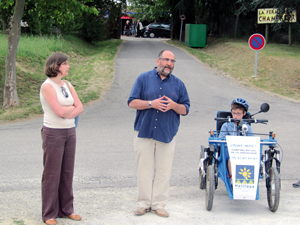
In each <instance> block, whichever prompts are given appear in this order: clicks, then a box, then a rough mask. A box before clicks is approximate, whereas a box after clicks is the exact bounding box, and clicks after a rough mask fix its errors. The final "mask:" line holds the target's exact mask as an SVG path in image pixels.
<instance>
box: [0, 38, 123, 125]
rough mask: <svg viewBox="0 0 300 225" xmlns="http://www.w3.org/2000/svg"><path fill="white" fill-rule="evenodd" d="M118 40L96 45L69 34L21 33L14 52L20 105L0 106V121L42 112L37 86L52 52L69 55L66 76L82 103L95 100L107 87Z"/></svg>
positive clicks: (3, 45) (0, 44)
mask: <svg viewBox="0 0 300 225" xmlns="http://www.w3.org/2000/svg"><path fill="white" fill-rule="evenodd" d="M121 42H122V41H121V40H108V41H103V42H99V43H97V44H95V45H91V44H88V43H86V42H84V41H82V40H81V39H80V38H78V37H76V36H72V35H66V36H64V38H61V37H60V36H49V37H39V36H21V38H20V41H19V46H18V54H17V59H16V61H17V92H18V98H19V102H20V107H14V108H10V109H7V110H5V111H3V110H1V109H0V121H2V122H3V121H11V120H16V119H23V118H29V117H32V116H34V115H36V114H41V113H42V108H41V105H40V100H39V91H40V86H41V84H42V83H43V82H44V80H45V79H46V78H47V77H46V76H45V75H44V72H43V67H44V64H45V61H46V59H47V58H48V57H49V56H50V55H51V54H52V53H54V52H62V53H64V54H66V55H68V57H69V59H68V62H69V64H70V70H69V75H68V77H67V78H66V79H67V80H69V81H70V82H71V83H72V85H73V86H74V87H75V89H76V91H77V94H78V96H79V98H80V99H81V101H82V103H88V102H90V101H92V100H96V99H98V98H99V97H100V96H101V94H103V93H104V91H105V90H107V89H108V88H109V85H110V83H111V82H112V79H113V75H114V69H113V68H114V58H115V56H116V54H117V51H118V46H119V45H120V44H121ZM6 51H7V36H6V35H4V34H0V102H1V105H2V103H3V87H4V81H5V58H6Z"/></svg>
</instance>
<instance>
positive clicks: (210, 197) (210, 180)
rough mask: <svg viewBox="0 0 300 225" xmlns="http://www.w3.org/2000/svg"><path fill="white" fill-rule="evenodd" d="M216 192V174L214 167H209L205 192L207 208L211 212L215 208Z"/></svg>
mask: <svg viewBox="0 0 300 225" xmlns="http://www.w3.org/2000/svg"><path fill="white" fill-rule="evenodd" d="M214 192H215V174H214V167H213V166H212V165H209V166H208V167H207V170H206V190H205V206H206V210H207V211H210V210H211V209H212V206H213V201H214Z"/></svg>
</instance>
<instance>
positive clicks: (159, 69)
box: [157, 65, 172, 77]
mask: <svg viewBox="0 0 300 225" xmlns="http://www.w3.org/2000/svg"><path fill="white" fill-rule="evenodd" d="M165 68H169V69H170V71H165ZM157 70H158V72H159V74H160V75H161V76H164V77H167V76H169V75H170V74H171V73H172V67H171V66H168V65H167V66H165V67H162V66H159V67H158V68H157Z"/></svg>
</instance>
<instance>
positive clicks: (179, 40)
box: [179, 20, 183, 42]
mask: <svg viewBox="0 0 300 225" xmlns="http://www.w3.org/2000/svg"><path fill="white" fill-rule="evenodd" d="M182 24H183V21H182V20H181V26H180V39H179V41H180V42H181V34H182Z"/></svg>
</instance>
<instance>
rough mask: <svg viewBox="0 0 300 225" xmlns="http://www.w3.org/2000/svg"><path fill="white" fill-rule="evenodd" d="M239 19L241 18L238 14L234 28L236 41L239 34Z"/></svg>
mask: <svg viewBox="0 0 300 225" xmlns="http://www.w3.org/2000/svg"><path fill="white" fill-rule="evenodd" d="M239 17H240V14H237V16H236V20H235V28H234V39H236V33H237V29H238V25H239Z"/></svg>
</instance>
